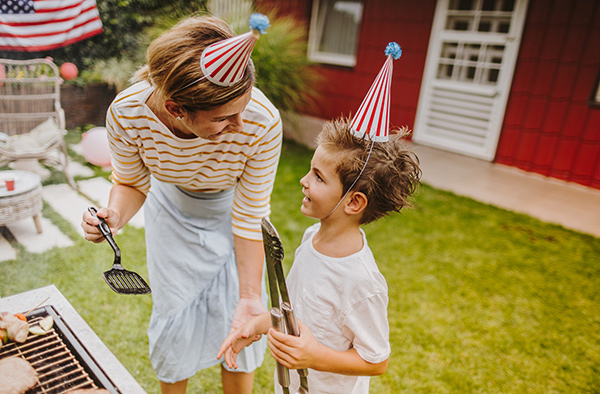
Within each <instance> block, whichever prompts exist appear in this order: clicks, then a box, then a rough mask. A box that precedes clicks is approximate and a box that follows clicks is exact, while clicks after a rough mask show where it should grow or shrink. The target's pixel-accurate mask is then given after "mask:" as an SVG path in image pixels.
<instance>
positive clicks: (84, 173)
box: [67, 160, 94, 177]
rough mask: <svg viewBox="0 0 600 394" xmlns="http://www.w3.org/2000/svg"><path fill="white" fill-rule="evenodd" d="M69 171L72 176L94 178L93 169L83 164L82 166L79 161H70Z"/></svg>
mask: <svg viewBox="0 0 600 394" xmlns="http://www.w3.org/2000/svg"><path fill="white" fill-rule="evenodd" d="M67 171H69V174H71V176H81V177H91V176H94V171H93V170H92V169H91V168H89V167H86V166H84V165H83V164H81V163H79V162H77V161H73V160H70V161H69V165H68V166H67Z"/></svg>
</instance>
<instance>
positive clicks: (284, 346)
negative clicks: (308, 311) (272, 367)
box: [269, 320, 388, 376]
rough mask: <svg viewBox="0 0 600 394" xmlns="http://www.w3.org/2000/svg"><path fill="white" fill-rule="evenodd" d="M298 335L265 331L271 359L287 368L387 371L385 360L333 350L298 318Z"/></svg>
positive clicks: (357, 373) (352, 372)
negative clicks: (366, 358)
mask: <svg viewBox="0 0 600 394" xmlns="http://www.w3.org/2000/svg"><path fill="white" fill-rule="evenodd" d="M298 326H299V328H300V336H299V337H295V336H291V335H286V334H283V333H280V332H278V331H275V330H273V329H271V330H269V349H270V350H271V355H272V356H273V358H274V359H275V360H277V361H278V362H279V363H281V364H283V365H284V366H286V367H288V368H290V369H301V368H311V369H314V370H317V371H323V372H331V373H337V374H341V375H355V376H375V375H381V374H383V373H384V372H385V371H386V370H387V365H388V360H387V359H386V360H385V361H382V362H379V363H370V362H367V361H365V360H364V359H363V358H362V357H361V356H360V355H359V354H358V352H357V351H356V349H354V348H352V349H349V350H346V351H337V350H333V349H330V348H328V347H327V346H324V345H321V344H320V343H319V342H317V340H316V339H315V337H314V336H313V335H312V333H311V332H310V330H309V328H308V327H307V326H305V325H304V324H303V323H302V321H300V320H298Z"/></svg>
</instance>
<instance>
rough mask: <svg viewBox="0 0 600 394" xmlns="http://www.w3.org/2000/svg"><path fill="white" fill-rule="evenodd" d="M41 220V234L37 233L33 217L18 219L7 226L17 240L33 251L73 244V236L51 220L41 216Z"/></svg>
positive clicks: (37, 251) (43, 250) (38, 251)
mask: <svg viewBox="0 0 600 394" xmlns="http://www.w3.org/2000/svg"><path fill="white" fill-rule="evenodd" d="M40 222H41V225H42V233H41V234H38V233H37V231H36V228H35V224H34V223H33V219H32V218H26V219H22V220H18V221H16V222H14V223H11V224H10V225H8V226H7V227H8V229H9V230H10V232H11V233H12V234H13V235H14V237H15V238H16V239H17V241H18V242H19V243H20V244H21V245H23V247H24V248H25V249H26V250H27V251H28V252H31V253H42V252H45V251H46V250H48V249H52V248H54V247H56V246H58V247H67V246H72V245H73V241H72V240H71V238H69V237H68V236H66V235H65V234H63V233H62V232H61V231H60V230H59V229H58V227H56V226H55V225H54V223H52V222H51V221H50V220H48V219H46V218H45V217H40Z"/></svg>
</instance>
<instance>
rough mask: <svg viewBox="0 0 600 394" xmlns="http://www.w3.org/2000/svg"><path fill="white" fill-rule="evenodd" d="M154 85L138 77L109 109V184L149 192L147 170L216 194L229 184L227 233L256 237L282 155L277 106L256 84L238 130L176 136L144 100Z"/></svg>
mask: <svg viewBox="0 0 600 394" xmlns="http://www.w3.org/2000/svg"><path fill="white" fill-rule="evenodd" d="M152 91H153V88H152V87H151V86H150V85H149V84H148V83H146V82H140V83H137V84H135V85H133V86H131V87H129V88H128V89H126V90H124V91H123V92H121V93H119V95H117V97H116V98H115V100H114V101H113V103H112V104H111V106H110V108H109V110H108V113H107V120H106V125H107V130H108V140H109V144H110V149H111V156H112V166H113V172H112V180H113V183H116V184H122V185H127V186H131V187H134V188H136V189H137V190H139V191H140V192H142V193H144V194H147V193H148V191H149V190H150V175H151V174H152V176H154V177H155V178H156V179H158V180H160V181H162V182H168V183H173V184H176V185H178V186H180V187H182V188H184V189H187V190H203V191H207V192H216V191H220V190H226V189H229V188H231V187H234V186H235V196H234V200H233V209H232V223H233V233H234V234H235V235H237V236H240V237H242V238H246V239H252V240H261V239H262V234H261V230H260V220H261V219H262V218H263V217H265V216H268V215H269V214H270V212H271V207H270V198H271V191H272V190H273V183H274V181H275V173H276V171H277V164H278V162H279V156H280V154H281V141H282V125H281V118H280V116H279V111H278V110H277V109H276V108H275V107H274V106H273V104H271V102H270V101H269V100H268V99H267V98H266V97H265V95H264V94H263V93H262V92H261V91H260V90H258V89H256V88H254V89H253V90H252V98H251V100H250V103H249V104H248V106H247V107H246V109H245V110H244V112H243V114H242V118H243V122H244V130H243V131H241V132H228V133H226V134H224V135H223V136H221V138H220V139H219V140H218V141H209V140H204V139H200V138H194V139H182V138H178V137H176V136H175V135H173V134H172V133H171V131H169V129H168V128H167V127H166V126H165V125H164V124H163V123H162V122H161V121H160V120H159V119H158V118H157V117H156V115H154V113H153V112H152V111H151V110H150V108H149V107H148V106H147V105H146V100H147V99H148V96H149V95H150V94H151V93H152Z"/></svg>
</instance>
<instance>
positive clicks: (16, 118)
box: [0, 58, 77, 189]
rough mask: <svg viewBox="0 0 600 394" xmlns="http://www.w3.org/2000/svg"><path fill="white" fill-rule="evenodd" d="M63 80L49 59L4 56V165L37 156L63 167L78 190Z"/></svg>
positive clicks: (0, 160) (0, 134)
mask: <svg viewBox="0 0 600 394" xmlns="http://www.w3.org/2000/svg"><path fill="white" fill-rule="evenodd" d="M61 83H62V79H61V78H60V75H59V71H58V67H57V66H56V64H54V63H53V62H52V60H50V59H49V58H47V59H31V60H9V59H0V166H4V165H7V164H9V163H11V162H14V161H17V160H22V159H36V160H38V161H41V162H43V163H45V164H50V165H53V166H54V167H55V168H57V169H58V170H61V171H62V172H63V173H64V174H65V176H66V177H67V181H68V182H69V184H70V185H71V187H73V188H74V189H77V186H76V184H75V181H74V180H73V177H72V176H71V175H70V174H69V172H68V170H67V166H68V164H69V157H68V154H67V148H66V144H65V141H64V136H65V134H66V133H67V131H66V129H65V115H64V111H63V109H62V107H61V104H60V84H61Z"/></svg>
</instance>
